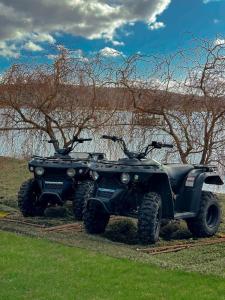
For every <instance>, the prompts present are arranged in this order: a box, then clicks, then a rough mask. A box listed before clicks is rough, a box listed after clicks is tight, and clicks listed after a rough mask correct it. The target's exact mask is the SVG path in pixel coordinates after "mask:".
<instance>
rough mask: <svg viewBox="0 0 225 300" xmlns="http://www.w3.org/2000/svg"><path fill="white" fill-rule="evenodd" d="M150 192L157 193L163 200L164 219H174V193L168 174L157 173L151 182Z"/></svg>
mask: <svg viewBox="0 0 225 300" xmlns="http://www.w3.org/2000/svg"><path fill="white" fill-rule="evenodd" d="M149 186H150V191H155V192H156V193H158V194H159V195H160V196H161V199H162V217H163V218H165V219H173V218H174V201H173V192H172V188H171V185H170V182H169V178H168V175H167V174H166V173H156V174H154V176H153V177H152V178H150V181H149Z"/></svg>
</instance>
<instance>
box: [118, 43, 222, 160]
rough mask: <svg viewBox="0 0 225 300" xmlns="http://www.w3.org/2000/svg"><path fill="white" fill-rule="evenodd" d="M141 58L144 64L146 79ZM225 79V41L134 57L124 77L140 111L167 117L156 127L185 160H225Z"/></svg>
mask: <svg viewBox="0 0 225 300" xmlns="http://www.w3.org/2000/svg"><path fill="white" fill-rule="evenodd" d="M198 42H199V41H198ZM140 61H142V63H143V62H144V63H145V76H143V77H142V78H141V77H140V76H138V74H139V70H138V65H139V63H140ZM148 66H149V69H148ZM224 77H225V44H224V41H223V40H217V41H216V42H210V41H205V40H203V41H200V45H198V47H197V48H195V49H194V50H193V49H192V51H191V52H190V53H185V52H184V51H179V52H178V53H175V54H174V55H171V56H169V57H166V58H165V57H163V58H158V57H137V56H136V57H132V58H129V59H127V61H126V64H124V67H123V69H121V70H120V78H119V81H120V84H121V86H123V87H125V88H126V89H127V90H128V91H129V93H130V95H131V98H132V102H133V111H134V112H135V113H138V114H140V113H141V114H143V116H152V117H153V116H155V115H158V116H161V117H162V119H163V123H162V124H160V125H158V124H156V126H155V128H156V129H157V131H158V132H164V133H165V134H166V136H167V138H170V139H172V140H173V142H174V144H175V150H174V151H173V152H171V154H172V155H173V156H174V153H175V152H176V153H178V154H179V157H180V160H181V161H182V162H183V163H188V162H195V163H201V164H206V163H213V162H218V163H220V164H223V159H222V157H223V155H224V150H223V149H224V146H225V127H224V125H225V80H224V79H225V78H224ZM144 119H145V118H144ZM143 125H144V123H143ZM170 158H171V157H170Z"/></svg>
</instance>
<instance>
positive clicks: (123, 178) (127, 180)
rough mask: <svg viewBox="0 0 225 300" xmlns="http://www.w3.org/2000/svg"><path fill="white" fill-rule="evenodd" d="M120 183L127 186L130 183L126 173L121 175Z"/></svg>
mask: <svg viewBox="0 0 225 300" xmlns="http://www.w3.org/2000/svg"><path fill="white" fill-rule="evenodd" d="M120 179H121V182H122V183H125V184H127V183H128V182H129V181H130V175H129V174H128V173H122V175H121V177H120Z"/></svg>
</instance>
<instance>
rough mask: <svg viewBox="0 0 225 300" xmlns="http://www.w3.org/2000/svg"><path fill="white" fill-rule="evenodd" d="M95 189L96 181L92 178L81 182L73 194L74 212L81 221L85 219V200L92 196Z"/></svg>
mask: <svg viewBox="0 0 225 300" xmlns="http://www.w3.org/2000/svg"><path fill="white" fill-rule="evenodd" d="M93 190H94V182H93V181H91V180H86V181H83V182H80V183H79V184H78V185H77V186H76V187H75V190H74V195H73V213H74V217H75V219H76V220H78V221H81V220H82V219H83V213H84V206H85V202H86V201H87V199H89V198H90V197H91V196H92V194H93Z"/></svg>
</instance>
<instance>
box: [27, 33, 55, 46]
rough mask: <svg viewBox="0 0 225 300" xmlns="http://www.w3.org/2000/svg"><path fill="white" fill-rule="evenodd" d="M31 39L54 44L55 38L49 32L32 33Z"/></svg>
mask: <svg viewBox="0 0 225 300" xmlns="http://www.w3.org/2000/svg"><path fill="white" fill-rule="evenodd" d="M32 39H33V40H34V41H36V42H39V43H40V42H41V43H45V42H46V43H50V44H54V43H55V42H56V40H55V39H54V38H53V36H51V35H50V34H49V33H43V32H42V33H33V34H32Z"/></svg>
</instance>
